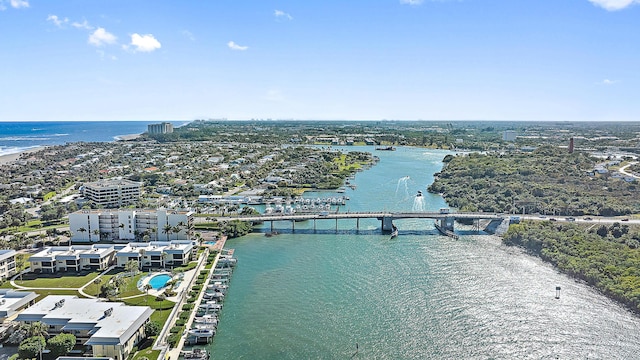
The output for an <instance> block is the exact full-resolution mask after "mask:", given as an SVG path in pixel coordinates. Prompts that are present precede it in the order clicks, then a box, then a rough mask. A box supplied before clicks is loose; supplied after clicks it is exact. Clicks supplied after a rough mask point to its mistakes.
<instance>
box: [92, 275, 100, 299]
mask: <svg viewBox="0 0 640 360" xmlns="http://www.w3.org/2000/svg"><path fill="white" fill-rule="evenodd" d="M101 282H102V278H101V277H97V278H95V279H93V283H94V284H95V285H96V288H97V290H96V297H100V283H101Z"/></svg>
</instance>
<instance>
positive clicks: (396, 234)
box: [389, 225, 398, 240]
mask: <svg viewBox="0 0 640 360" xmlns="http://www.w3.org/2000/svg"><path fill="white" fill-rule="evenodd" d="M396 237H398V228H397V227H396V226H395V225H393V231H392V232H391V238H390V239H389V240H391V239H393V238H396Z"/></svg>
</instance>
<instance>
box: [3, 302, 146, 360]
mask: <svg viewBox="0 0 640 360" xmlns="http://www.w3.org/2000/svg"><path fill="white" fill-rule="evenodd" d="M152 313H153V310H152V309H151V308H150V307H148V306H128V305H125V304H123V303H117V302H103V301H98V300H96V299H80V298H78V297H76V296H70V295H49V296H47V297H45V298H44V299H42V300H41V301H39V302H37V303H36V304H34V305H33V306H31V307H29V308H27V309H25V310H24V311H23V312H22V313H20V314H19V315H18V316H17V318H16V321H19V322H22V323H27V324H28V323H32V322H36V321H39V322H42V323H43V324H45V325H47V331H48V333H49V335H50V336H54V335H56V334H59V333H61V332H65V333H71V334H73V335H75V336H76V339H77V340H78V341H79V342H80V343H82V344H83V345H86V346H91V349H92V352H93V354H92V355H93V356H94V357H109V358H112V359H114V360H124V359H126V358H127V357H128V356H129V355H130V354H131V351H132V349H133V347H134V346H136V345H138V344H139V343H140V342H141V341H142V340H144V339H145V337H146V335H145V329H144V326H145V324H146V323H147V322H149V319H150V317H151V314H152Z"/></svg>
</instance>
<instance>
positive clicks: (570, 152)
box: [569, 138, 573, 154]
mask: <svg viewBox="0 0 640 360" xmlns="http://www.w3.org/2000/svg"><path fill="white" fill-rule="evenodd" d="M569 154H573V138H571V139H569Z"/></svg>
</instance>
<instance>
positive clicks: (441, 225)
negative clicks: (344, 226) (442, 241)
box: [195, 211, 504, 235]
mask: <svg viewBox="0 0 640 360" xmlns="http://www.w3.org/2000/svg"><path fill="white" fill-rule="evenodd" d="M195 219H196V222H204V221H203V220H204V219H203V218H195ZM198 219H203V220H198ZM213 219H215V220H216V221H218V222H221V221H232V220H241V221H251V222H267V221H269V222H271V229H272V230H273V223H274V222H276V221H291V222H292V223H293V225H292V226H294V229H295V222H296V221H304V220H313V221H314V229H315V221H317V220H335V221H336V228H337V224H338V220H340V219H354V220H356V227H357V228H358V229H359V227H360V219H378V220H380V221H381V229H382V231H383V232H391V231H392V230H393V220H398V219H434V220H435V221H436V227H437V228H438V230H440V231H441V232H443V233H444V234H446V235H450V234H451V233H453V230H454V223H455V220H472V221H474V220H481V219H484V220H502V219H504V216H503V215H502V214H494V213H478V212H455V213H441V212H386V211H372V212H330V213H320V214H295V213H294V214H265V215H249V216H234V217H230V216H226V217H225V216H218V217H213Z"/></svg>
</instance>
